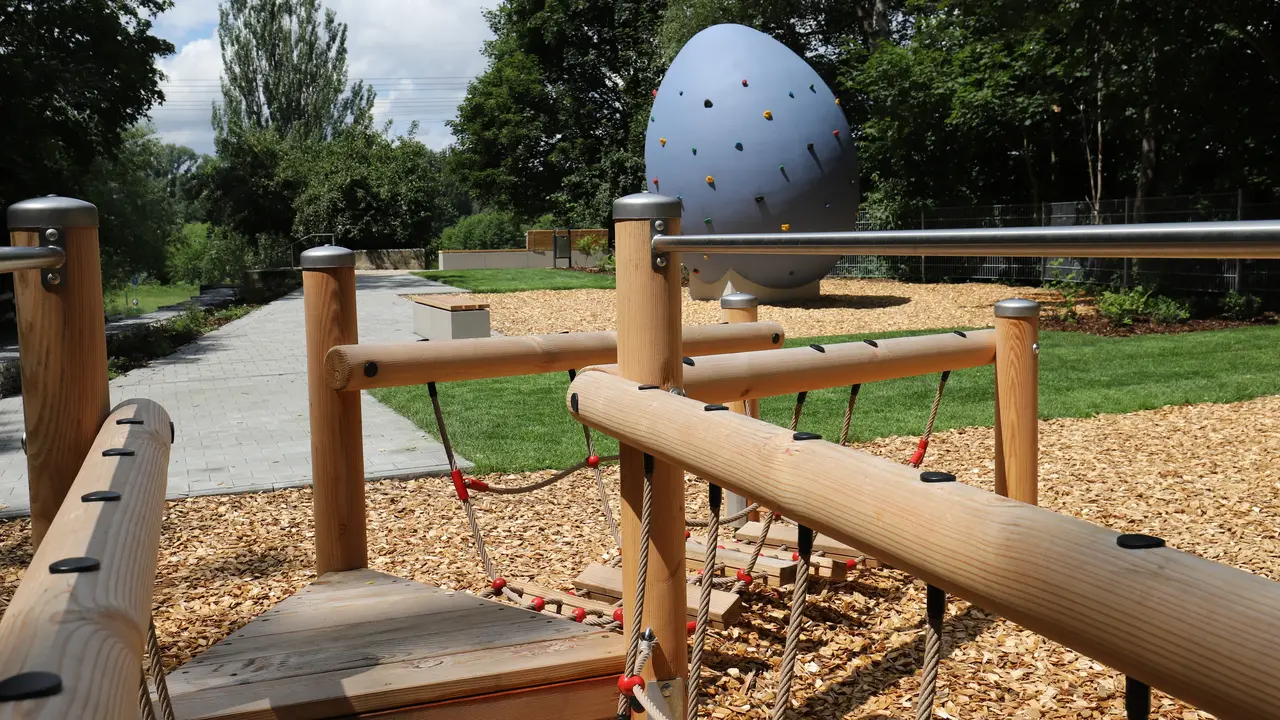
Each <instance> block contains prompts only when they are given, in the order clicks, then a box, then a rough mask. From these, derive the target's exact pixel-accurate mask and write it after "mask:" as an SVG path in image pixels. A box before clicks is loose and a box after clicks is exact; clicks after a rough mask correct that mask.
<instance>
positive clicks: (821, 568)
mask: <svg viewBox="0 0 1280 720" xmlns="http://www.w3.org/2000/svg"><path fill="white" fill-rule="evenodd" d="M694 539H696V540H698V541H699V542H702V540H701V539H700V538H694ZM720 544H721V545H724V546H725V547H726V548H728V549H730V550H736V551H738V552H741V553H746V554H747V555H750V554H751V550H752V549H753V548H754V547H755V546H754V544H752V543H744V542H738V541H736V540H721V541H720ZM791 552H792V551H790V550H779V549H778V548H771V547H767V546H766V547H765V548H764V549H763V550H761V551H760V557H762V558H766V557H768V558H773V559H775V560H786V561H789V562H795V561H794V560H791ZM859 567H861V566H859ZM809 574H810V575H813V576H814V577H820V578H826V579H828V580H835V581H840V580H844V579H845V578H846V577H848V575H849V572H848V570H847V568H846V566H845V561H844V560H833V559H831V558H829V557H825V556H817V555H815V556H814V557H812V558H810V559H809Z"/></svg>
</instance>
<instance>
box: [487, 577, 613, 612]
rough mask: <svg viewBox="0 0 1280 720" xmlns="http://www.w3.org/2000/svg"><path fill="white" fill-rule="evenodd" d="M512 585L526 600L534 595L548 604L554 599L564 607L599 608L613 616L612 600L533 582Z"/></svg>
mask: <svg viewBox="0 0 1280 720" xmlns="http://www.w3.org/2000/svg"><path fill="white" fill-rule="evenodd" d="M512 586H513V587H515V588H518V589H519V590H520V592H522V593H524V595H523V597H524V598H525V599H526V600H528V599H530V598H532V597H533V596H535V595H536V596H538V597H540V598H542V599H543V600H546V601H547V604H548V605H550V604H551V601H553V600H554V601H559V602H561V603H563V604H564V606H565V607H569V608H582V609H583V610H599V611H600V612H601V613H603V614H604V616H605V617H612V616H613V603H612V602H603V601H600V600H592V599H591V598H588V597H583V596H581V595H570V594H569V593H567V592H563V591H561V590H552V589H551V588H549V587H543V586H541V585H534V584H533V583H526V582H518V583H512ZM544 612H551V610H545V611H544ZM559 614H561V615H569V614H571V613H567V612H564V611H561V612H560V613H559Z"/></svg>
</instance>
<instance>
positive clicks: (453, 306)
mask: <svg viewBox="0 0 1280 720" xmlns="http://www.w3.org/2000/svg"><path fill="white" fill-rule="evenodd" d="M409 298H410V299H411V300H413V301H414V302H416V303H418V304H419V305H430V306H431V307H433V308H440V309H441V310H448V311H449V312H458V311H459V310H488V309H489V303H487V302H479V301H477V300H471V299H469V298H468V297H467V296H465V295H461V296H460V295H410V296H409Z"/></svg>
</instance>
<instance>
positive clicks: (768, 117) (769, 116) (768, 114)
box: [764, 110, 773, 120]
mask: <svg viewBox="0 0 1280 720" xmlns="http://www.w3.org/2000/svg"><path fill="white" fill-rule="evenodd" d="M764 119H765V120H772V119H773V113H772V112H770V111H768V110H765V111H764Z"/></svg>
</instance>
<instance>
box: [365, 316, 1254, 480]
mask: <svg viewBox="0 0 1280 720" xmlns="http://www.w3.org/2000/svg"><path fill="white" fill-rule="evenodd" d="M909 334H921V333H897V335H909ZM889 336H891V335H886V334H881V335H877V336H875V337H889ZM866 337H870V336H867V335H847V336H840V337H827V338H803V339H802V338H792V339H789V340H788V341H787V345H788V346H796V345H808V344H809V343H812V342H823V343H835V342H849V341H856V340H861V339H863V338H866ZM1040 347H1041V352H1040V416H1041V417H1042V418H1055V417H1088V416H1091V415H1096V414H1100V413H1124V412H1133V411H1135V410H1146V409H1151V408H1157V407H1161V406H1163V405H1172V404H1183V403H1197V402H1232V401H1236V400H1245V399H1248V398H1253V397H1257V396H1259V395H1268V394H1275V393H1280V327H1249V328H1240V329H1236V330H1219V331H1213V332H1197V333H1185V334H1181V335H1139V336H1133V337H1127V338H1104V337H1097V336H1093V335H1085V334H1081V333H1065V332H1046V333H1044V334H1043V336H1042V337H1041V341H1040ZM568 382H569V378H568V376H567V374H555V375H533V376H527V377H516V378H498V379H492V380H474V381H469V382H459V383H446V384H443V385H441V386H439V391H440V397H441V401H442V403H443V408H444V414H445V420H446V421H447V422H448V423H449V425H448V430H449V437H450V439H452V440H453V442H454V444H455V445H456V446H457V449H458V452H459V453H461V454H462V455H463V456H464V457H466V458H468V459H469V460H471V461H473V462H475V463H476V465H477V467H478V468H479V469H480V471H509V472H518V471H523V470H537V469H544V468H553V467H565V466H568V465H570V464H572V463H574V462H577V461H579V460H581V459H582V457H583V438H582V430H581V429H580V427H579V426H578V425H577V424H576V423H574V422H573V421H572V420H571V419H570V417H569V415H568V413H567V412H566V411H565V409H564V396H565V389H566V388H567V387H568ZM992 383H993V377H992V369H991V368H990V367H984V368H974V369H970V370H963V371H959V372H956V373H954V374H953V375H952V376H951V380H950V382H948V384H947V394H946V397H945V398H944V400H943V403H942V410H941V412H940V413H939V414H938V423H937V429H938V430H945V429H947V428H955V427H966V426H973V425H990V424H991V423H992V422H993V410H992ZM936 387H937V376H936V375H934V376H929V377H916V378H905V379H902V380H890V381H886V382H879V383H873V384H870V385H867V386H866V387H864V388H863V389H862V391H861V393H860V394H859V396H858V407H857V411H856V412H855V416H854V433H853V435H854V437H855V439H857V440H867V439H871V438H875V437H882V436H886V435H918V434H919V433H920V431H921V430H922V429H923V427H924V423H925V420H926V419H927V417H928V413H929V405H930V403H931V402H932V400H933V394H934V391H935V389H936ZM374 395H375V396H376V397H377V398H378V399H379V400H381V401H382V402H384V403H386V404H387V405H389V406H391V407H392V408H393V409H395V410H396V411H397V412H400V413H401V414H403V415H405V416H407V417H409V418H410V419H412V420H413V421H414V422H415V423H417V424H418V425H419V426H420V427H423V428H425V429H427V430H428V431H429V432H431V433H432V434H433V435H434V434H435V422H434V418H433V416H432V413H431V401H430V399H429V398H428V397H427V393H426V388H425V387H406V388H391V389H386V390H375V391H374ZM847 400H848V389H847V388H835V389H830V390H819V391H815V392H812V393H810V394H809V400H808V402H807V404H806V405H805V414H804V418H803V419H802V421H801V424H800V427H801V429H803V430H808V431H811V432H817V433H822V434H823V435H824V436H826V437H827V438H829V439H832V440H834V439H836V438H837V437H838V435H839V432H840V421H841V419H842V418H843V414H844V406H845V403H846V402H847ZM794 402H795V398H794V397H785V398H767V399H765V400H764V401H763V402H762V404H761V405H762V409H761V413H762V415H763V416H764V419H766V420H768V421H770V422H773V423H777V424H779V425H784V424H786V423H788V422H789V421H790V419H791V410H792V407H793V405H794ZM597 442H598V444H599V447H598V450H599V452H600V454H602V455H605V454H612V453H614V452H616V451H617V443H616V442H614V441H613V440H612V439H610V438H606V437H603V436H599V435H597Z"/></svg>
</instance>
